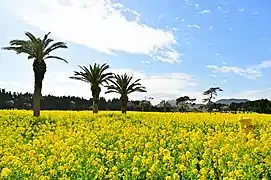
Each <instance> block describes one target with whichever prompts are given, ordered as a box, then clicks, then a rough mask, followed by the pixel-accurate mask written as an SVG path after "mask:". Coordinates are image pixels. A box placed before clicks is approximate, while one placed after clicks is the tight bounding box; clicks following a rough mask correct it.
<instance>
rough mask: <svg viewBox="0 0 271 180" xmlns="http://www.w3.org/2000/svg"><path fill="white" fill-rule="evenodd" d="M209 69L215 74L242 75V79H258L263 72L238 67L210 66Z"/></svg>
mask: <svg viewBox="0 0 271 180" xmlns="http://www.w3.org/2000/svg"><path fill="white" fill-rule="evenodd" d="M206 67H207V68H210V69H213V72H214V73H217V72H220V73H233V74H236V75H240V76H242V77H245V78H248V79H257V78H258V77H260V76H261V71H259V70H257V69H250V68H241V67H236V66H221V67H218V66H215V65H208V66H206Z"/></svg>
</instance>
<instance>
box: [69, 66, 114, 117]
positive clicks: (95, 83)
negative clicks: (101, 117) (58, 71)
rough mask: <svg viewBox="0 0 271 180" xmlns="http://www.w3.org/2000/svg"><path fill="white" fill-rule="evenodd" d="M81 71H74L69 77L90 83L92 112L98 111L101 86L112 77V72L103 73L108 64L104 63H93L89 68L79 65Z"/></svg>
mask: <svg viewBox="0 0 271 180" xmlns="http://www.w3.org/2000/svg"><path fill="white" fill-rule="evenodd" d="M79 67H80V68H81V69H82V71H79V72H78V71H74V76H73V77H70V78H71V79H75V80H80V81H83V82H87V83H89V84H90V85H91V92H92V97H93V107H92V109H93V113H98V111H99V105H98V104H99V98H100V92H101V87H100V85H102V86H103V85H104V83H106V84H108V80H110V78H112V75H113V73H111V72H109V73H105V71H106V70H107V69H109V65H108V64H106V63H104V64H102V65H99V64H97V63H95V64H94V65H93V66H92V65H89V69H88V68H87V67H85V66H83V67H82V66H79Z"/></svg>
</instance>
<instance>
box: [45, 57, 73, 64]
mask: <svg viewBox="0 0 271 180" xmlns="http://www.w3.org/2000/svg"><path fill="white" fill-rule="evenodd" d="M44 59H58V60H60V61H64V62H65V63H67V64H68V61H67V60H65V59H63V58H61V57H58V56H47V57H45V58H44Z"/></svg>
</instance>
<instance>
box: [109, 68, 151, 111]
mask: <svg viewBox="0 0 271 180" xmlns="http://www.w3.org/2000/svg"><path fill="white" fill-rule="evenodd" d="M132 79H133V76H128V75H127V74H126V73H125V74H122V75H116V74H114V76H113V78H112V79H110V82H111V83H112V84H111V85H107V86H106V87H107V89H108V90H107V91H106V92H105V93H106V94H107V93H117V94H120V95H121V96H120V101H121V112H122V113H123V114H126V110H127V103H128V100H129V98H128V95H129V94H131V93H133V92H147V91H146V88H145V87H144V86H142V85H141V84H140V83H139V81H140V80H141V79H137V80H135V81H134V82H132Z"/></svg>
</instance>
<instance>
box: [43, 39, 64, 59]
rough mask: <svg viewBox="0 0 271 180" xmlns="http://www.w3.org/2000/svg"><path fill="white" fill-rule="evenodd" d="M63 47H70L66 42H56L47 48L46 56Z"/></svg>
mask: <svg viewBox="0 0 271 180" xmlns="http://www.w3.org/2000/svg"><path fill="white" fill-rule="evenodd" d="M61 48H63V49H66V48H68V46H67V45H66V43H64V42H56V43H54V44H52V45H51V46H49V47H48V48H46V49H45V51H44V56H46V55H48V54H50V53H51V52H52V51H54V50H56V49H61Z"/></svg>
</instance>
